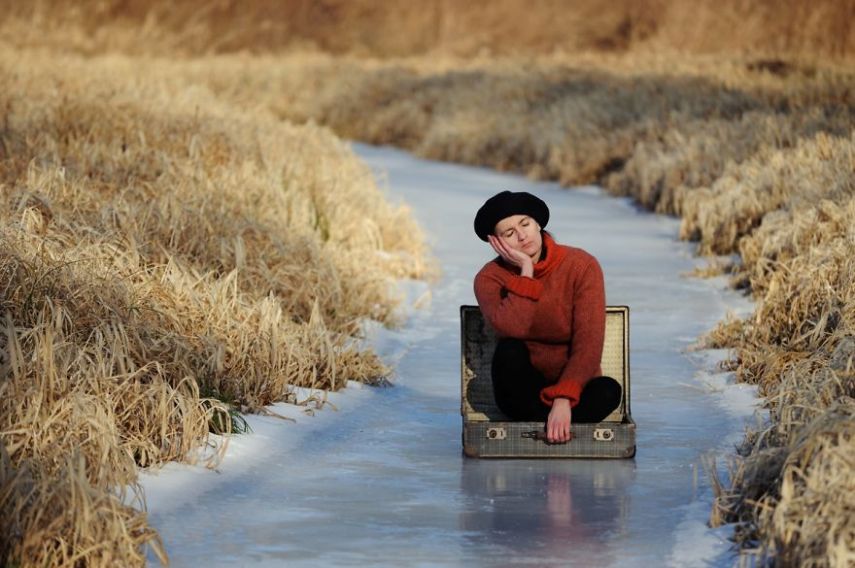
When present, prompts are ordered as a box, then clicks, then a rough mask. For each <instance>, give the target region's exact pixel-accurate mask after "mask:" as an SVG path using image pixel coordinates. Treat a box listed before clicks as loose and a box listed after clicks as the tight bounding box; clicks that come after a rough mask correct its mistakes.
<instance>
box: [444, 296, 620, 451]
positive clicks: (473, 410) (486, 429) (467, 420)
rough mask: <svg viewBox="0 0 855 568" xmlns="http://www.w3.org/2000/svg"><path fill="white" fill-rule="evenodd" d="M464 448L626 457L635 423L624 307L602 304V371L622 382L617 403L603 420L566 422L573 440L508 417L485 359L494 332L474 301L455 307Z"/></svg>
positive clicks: (490, 354) (489, 354)
mask: <svg viewBox="0 0 855 568" xmlns="http://www.w3.org/2000/svg"><path fill="white" fill-rule="evenodd" d="M460 324H461V329H460V342H461V376H460V384H461V402H462V404H461V413H462V414H463V452H464V453H465V454H466V455H467V456H469V457H480V458H631V457H633V456H634V455H635V422H633V420H632V417H631V415H630V410H629V308H628V307H627V306H609V307H607V308H606V337H605V344H604V345H603V361H602V368H603V374H604V375H608V376H610V377H613V378H614V379H615V380H617V381H618V382H619V383H621V385H622V386H623V400H622V401H621V404H620V406H619V407H618V408H617V409H616V410H615V411H614V412H612V413H611V414H610V415H609V416H607V417H606V419H605V420H604V421H603V422H598V423H595V424H577V423H573V424H572V425H571V431H572V432H573V439H572V440H570V441H569V442H567V443H565V444H548V443H547V442H546V441H544V440H543V439H539V438H538V433H540V432H543V431H544V429H545V424H544V423H543V422H512V421H509V420H508V418H507V417H506V416H505V415H504V414H502V412H501V411H500V410H499V408H498V407H497V406H496V403H495V400H494V397H493V384H492V380H491V379H490V363H491V361H492V359H493V350H494V349H495V347H496V335H495V332H494V331H493V329H492V328H491V327H490V324H489V323H487V322H486V321H485V320H484V316H483V315H482V314H481V310H480V309H479V308H478V306H461V307H460Z"/></svg>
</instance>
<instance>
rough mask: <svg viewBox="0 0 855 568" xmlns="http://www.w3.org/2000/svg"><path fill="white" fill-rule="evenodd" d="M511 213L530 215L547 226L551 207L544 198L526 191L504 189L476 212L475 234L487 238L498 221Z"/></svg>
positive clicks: (543, 225) (483, 239)
mask: <svg viewBox="0 0 855 568" xmlns="http://www.w3.org/2000/svg"><path fill="white" fill-rule="evenodd" d="M511 215H528V216H529V217H531V218H532V219H534V220H535V221H537V223H538V224H539V225H540V228H541V229H542V228H544V227H546V224H547V223H548V222H549V207H547V206H546V203H544V202H543V200H542V199H540V198H539V197H536V196H534V195H532V194H530V193H528V192H526V191H518V192H511V191H503V192H501V193H497V194H496V195H494V196H493V197H491V198H490V199H488V200H487V201H486V202H485V203H484V205H482V206H481V208H480V209H479V210H478V213H476V214H475V234H476V235H478V238H480V239H481V240H482V241H486V240H487V236H488V235H492V234H493V231H494V230H495V228H496V223H498V222H499V221H501V220H502V219H504V218H505V217H510V216H511Z"/></svg>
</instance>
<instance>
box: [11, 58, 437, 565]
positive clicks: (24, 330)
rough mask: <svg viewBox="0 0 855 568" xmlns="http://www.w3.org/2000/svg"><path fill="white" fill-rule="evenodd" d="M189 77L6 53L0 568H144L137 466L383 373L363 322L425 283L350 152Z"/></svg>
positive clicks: (416, 237)
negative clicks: (415, 281)
mask: <svg viewBox="0 0 855 568" xmlns="http://www.w3.org/2000/svg"><path fill="white" fill-rule="evenodd" d="M194 71H197V72H201V71H204V65H201V66H197V67H195V68H194ZM182 73H183V71H182V70H181V69H177V68H170V67H169V65H168V64H167V62H165V61H146V60H144V59H140V58H128V57H125V56H110V57H103V58H98V59H95V60H91V59H88V60H87V59H83V58H80V57H77V56H65V55H63V54H60V53H58V52H37V51H29V52H26V51H20V50H17V49H13V48H10V47H9V46H2V45H0V82H2V84H3V86H4V88H3V90H2V92H0V109H2V111H0V112H2V118H0V205H1V206H0V225H2V229H0V290H2V296H0V301H1V302H2V311H0V345H2V348H3V349H2V367H0V518H2V519H3V523H2V524H3V529H2V532H1V533H0V563H2V564H4V565H17V564H20V565H27V566H81V565H97V566H130V565H139V564H141V563H142V561H143V556H142V554H143V548H142V546H141V544H143V543H148V544H150V545H152V546H155V547H157V542H158V540H157V538H158V537H157V535H156V533H155V532H154V531H153V530H152V529H150V528H149V527H148V526H147V525H146V521H145V514H144V513H142V512H140V511H139V510H137V509H135V508H133V507H130V506H128V505H127V504H126V503H127V502H128V500H129V499H130V498H131V497H133V495H128V496H125V497H126V498H123V497H122V495H120V494H119V493H120V492H122V491H125V490H124V489H123V488H130V489H127V491H134V489H133V488H134V487H135V485H134V484H135V480H136V469H137V466H143V467H146V466H151V465H157V464H161V463H163V462H164V461H167V460H192V459H193V458H194V456H196V455H197V454H198V450H199V448H200V447H202V446H204V445H205V444H212V443H215V441H214V439H213V438H212V439H209V438H208V434H209V431H214V432H222V431H229V430H230V429H231V425H232V416H230V413H232V414H233V413H234V412H235V411H253V410H257V409H259V408H261V407H262V406H264V405H266V404H269V403H271V402H274V401H281V400H293V397H294V395H293V394H292V387H293V386H295V385H298V386H307V387H313V388H320V389H338V388H340V387H342V386H343V385H344V383H345V381H347V380H357V381H364V382H369V383H371V382H375V381H377V380H378V379H381V378H383V377H384V376H385V375H386V374H387V372H388V370H387V369H386V368H385V367H384V366H383V365H382V363H381V362H380V361H379V359H378V358H377V357H376V356H375V355H374V354H373V353H372V352H371V351H370V350H364V349H360V348H358V347H357V343H356V339H357V336H358V333H359V321H360V319H362V318H373V319H376V320H379V321H382V322H385V323H394V318H395V315H394V308H395V305H396V302H397V298H396V296H395V292H394V286H393V285H392V281H391V280H392V278H394V277H407V276H412V277H418V276H423V275H424V274H425V271H426V268H427V267H426V265H425V258H426V255H425V253H426V251H425V249H424V244H423V241H422V235H421V232H420V230H419V228H418V227H417V226H416V225H415V223H414V221H413V220H412V219H411V217H410V215H409V213H408V211H407V210H406V209H404V208H400V207H392V206H391V205H389V204H388V203H387V202H386V201H385V199H384V197H383V195H382V193H381V192H380V191H379V190H378V188H377V187H376V186H375V185H374V181H373V177H372V176H371V174H370V171H369V170H368V168H367V166H365V165H363V164H362V163H361V162H359V161H358V160H357V159H356V157H355V156H354V155H353V154H352V153H351V152H350V150H349V149H348V148H347V147H346V146H345V145H343V144H342V143H341V142H340V141H339V140H338V139H337V138H335V136H333V135H332V134H331V133H329V132H328V131H326V130H325V129H322V128H320V127H315V126H299V127H298V126H293V125H291V124H288V123H285V122H282V121H280V120H277V119H276V118H275V117H274V116H272V115H271V114H270V113H269V112H268V111H266V110H264V109H263V108H261V107H257V106H249V107H239V106H235V105H233V104H230V103H229V102H227V101H223V100H221V99H219V98H218V97H216V96H215V95H214V94H213V93H212V92H211V91H210V90H209V89H208V88H206V87H205V86H204V85H202V84H199V83H196V82H194V81H192V80H191V79H189V78H187V77H186V76H184V75H183V74H182ZM236 424H237V425H240V422H239V420H238V421H237V422H236ZM221 450H222V446H221V447H220V448H218V449H216V450H215V451H214V452H213V459H216V458H217V457H218V455H219V453H220V451H221ZM136 498H137V499H139V496H138V495H137V496H136ZM158 550H159V551H160V549H159V548H158ZM160 553H161V554H162V551H160Z"/></svg>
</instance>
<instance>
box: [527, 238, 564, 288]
mask: <svg viewBox="0 0 855 568" xmlns="http://www.w3.org/2000/svg"><path fill="white" fill-rule="evenodd" d="M542 235H543V253H544V254H543V255H542V258H541V259H540V260H539V261H538V262H537V263H536V264H535V265H534V277H535V278H540V277H542V276H545V275H546V274H548V273H549V272H551V271H552V269H553V268H555V267H556V266H558V265H559V264H561V260H562V259H563V258H564V256H565V255H566V251H565V250H564V248H563V247H561V246H559V245H558V243H556V242H555V239H553V238H552V236H551V235H550V234H549V233H546V232H544V233H542Z"/></svg>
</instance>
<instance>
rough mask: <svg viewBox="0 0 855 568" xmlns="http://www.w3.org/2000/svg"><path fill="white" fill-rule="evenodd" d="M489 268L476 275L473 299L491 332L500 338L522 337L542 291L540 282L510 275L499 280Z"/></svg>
mask: <svg viewBox="0 0 855 568" xmlns="http://www.w3.org/2000/svg"><path fill="white" fill-rule="evenodd" d="M491 272H492V271H490V270H488V269H484V270H481V272H479V273H478V275H477V276H475V298H476V299H477V300H478V306H480V308H481V312H482V313H483V314H484V317H485V318H487V321H488V322H490V325H492V326H493V329H495V330H496V332H497V333H498V334H499V335H500V336H503V337H517V338H522V337H525V336H526V334H527V333H528V331H529V329H531V324H532V322H533V321H534V314H535V310H536V308H537V301H538V300H539V299H540V295H541V293H542V292H543V284H542V283H541V282H540V281H539V280H535V279H533V278H527V277H525V276H517V275H510V276H507V277H502V278H500V277H499V276H498V275H496V274H492V273H491Z"/></svg>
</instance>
